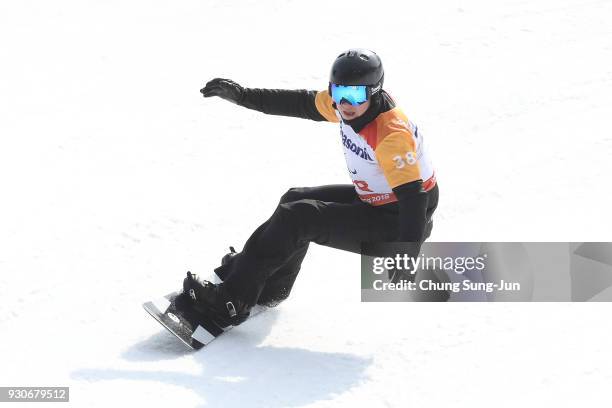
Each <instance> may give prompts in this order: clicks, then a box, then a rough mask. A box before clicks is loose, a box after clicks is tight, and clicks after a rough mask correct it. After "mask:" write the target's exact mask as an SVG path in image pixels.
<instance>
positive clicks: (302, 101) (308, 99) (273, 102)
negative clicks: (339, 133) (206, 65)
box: [200, 78, 327, 121]
mask: <svg viewBox="0 0 612 408" xmlns="http://www.w3.org/2000/svg"><path fill="white" fill-rule="evenodd" d="M200 92H201V93H202V95H204V97H205V98H208V97H211V96H218V97H220V98H223V99H225V100H228V101H230V102H233V103H235V104H237V105H240V106H244V107H245V108H248V109H253V110H256V111H259V112H263V113H267V114H270V115H281V116H292V117H296V118H303V119H311V120H316V121H325V120H327V119H326V118H325V117H324V116H323V115H321V113H320V112H319V110H318V109H317V106H316V103H315V101H316V96H317V91H307V90H305V89H299V90H287V89H260V88H244V87H242V86H240V85H239V84H238V83H236V82H234V81H232V80H230V79H223V78H215V79H213V80H211V81H209V82H208V83H207V84H206V86H205V87H204V88H202V89H201V90H200Z"/></svg>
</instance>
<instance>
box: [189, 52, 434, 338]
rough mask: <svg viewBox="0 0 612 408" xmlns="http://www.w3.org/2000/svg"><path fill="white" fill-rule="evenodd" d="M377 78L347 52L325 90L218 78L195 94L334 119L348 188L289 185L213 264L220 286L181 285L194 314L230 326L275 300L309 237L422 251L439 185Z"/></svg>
mask: <svg viewBox="0 0 612 408" xmlns="http://www.w3.org/2000/svg"><path fill="white" fill-rule="evenodd" d="M383 81H384V71H383V66H382V62H381V59H380V58H379V56H378V55H377V54H376V53H374V52H372V51H370V50H366V49H350V50H348V51H345V52H343V53H342V54H340V55H339V56H338V57H337V58H336V60H335V61H334V63H333V66H332V69H331V74H330V78H329V84H328V88H327V90H325V91H320V92H317V91H308V90H284V89H255V88H245V87H242V86H241V85H239V84H237V83H236V82H234V81H232V80H229V79H222V78H215V79H213V80H211V81H209V82H208V83H207V84H206V86H205V87H204V88H202V89H201V90H200V92H201V93H202V94H203V96H204V97H205V98H209V97H212V96H217V97H220V98H223V99H225V100H228V101H230V102H233V103H235V104H237V105H239V106H243V107H245V108H248V109H254V110H257V111H260V112H263V113H266V114H271V115H283V116H293V117H298V118H304V119H311V120H315V121H329V122H335V123H339V124H340V130H341V138H342V144H343V147H344V156H345V159H346V163H347V166H348V171H349V175H350V177H351V179H352V182H353V184H348V185H327V186H320V187H305V188H291V189H289V191H287V192H286V193H285V194H284V195H283V196H282V197H281V199H280V202H279V204H278V206H277V207H276V210H275V211H274V213H273V214H272V216H271V217H270V218H269V219H268V220H267V221H266V222H264V223H263V224H262V225H261V226H260V227H259V228H257V229H256V230H255V231H254V232H253V234H252V235H251V236H250V238H249V239H248V240H247V242H246V244H245V245H244V248H243V250H242V251H241V252H240V253H235V252H234V250H233V248H232V253H230V254H228V255H226V256H225V257H224V259H223V260H222V265H221V266H220V267H218V268H217V269H215V272H216V273H217V275H218V276H220V277H221V278H222V280H223V282H222V283H219V284H213V283H211V282H208V281H201V280H200V279H198V278H197V277H196V276H194V275H193V274H190V273H188V276H187V278H185V280H184V281H183V291H184V293H185V295H186V296H188V297H189V299H191V302H192V306H193V307H194V308H195V309H196V310H197V311H198V312H200V313H206V314H209V315H210V316H213V318H214V320H215V321H216V322H217V323H218V324H219V325H220V326H221V327H226V326H229V325H237V324H240V323H242V322H243V321H244V320H245V319H246V318H248V316H249V311H250V309H251V307H253V306H254V305H256V304H266V305H275V304H278V303H279V302H281V301H282V300H284V299H285V298H287V296H289V293H290V292H291V288H292V286H293V284H294V281H295V279H296V277H297V275H298V272H299V270H300V265H301V263H302V260H303V259H304V256H305V255H306V252H307V250H308V246H309V244H310V242H315V243H317V244H320V245H326V246H330V247H333V248H338V249H343V250H348V251H351V252H356V253H359V252H360V244H361V242H390V241H391V242H393V241H410V242H413V243H414V244H413V246H412V247H411V248H412V249H411V250H410V252H411V253H412V254H413V255H414V256H416V255H418V251H419V248H420V245H421V243H422V242H423V241H424V240H425V239H426V238H427V237H429V235H430V233H431V228H432V220H431V216H432V214H433V212H434V210H435V209H436V206H437V204H438V187H437V182H436V178H435V175H434V172H433V168H432V165H431V162H430V158H429V155H428V153H427V151H426V149H425V146H424V144H423V136H422V135H421V134H420V133H419V130H418V128H417V126H416V125H414V124H413V123H412V122H411V121H410V120H408V118H407V117H406V116H405V115H404V113H403V112H402V111H401V110H400V109H399V108H398V107H396V105H395V101H394V100H393V99H392V98H391V96H390V95H389V94H388V93H387V92H386V91H385V90H383ZM393 279H394V280H398V277H397V276H394V277H393Z"/></svg>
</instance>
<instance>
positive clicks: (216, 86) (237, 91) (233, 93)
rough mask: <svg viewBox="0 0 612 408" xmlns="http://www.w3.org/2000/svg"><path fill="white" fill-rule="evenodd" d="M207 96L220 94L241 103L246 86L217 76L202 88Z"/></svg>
mask: <svg viewBox="0 0 612 408" xmlns="http://www.w3.org/2000/svg"><path fill="white" fill-rule="evenodd" d="M200 92H201V93H202V95H204V97H205V98H209V97H211V96H218V97H220V98H223V99H225V100H227V101H230V102H233V103H236V104H237V103H239V102H240V100H241V99H242V96H243V95H244V88H243V87H241V86H240V85H239V84H237V83H236V82H234V81H232V80H231V79H224V78H215V79H213V80H211V81H208V83H207V84H206V86H205V87H204V88H202V89H200Z"/></svg>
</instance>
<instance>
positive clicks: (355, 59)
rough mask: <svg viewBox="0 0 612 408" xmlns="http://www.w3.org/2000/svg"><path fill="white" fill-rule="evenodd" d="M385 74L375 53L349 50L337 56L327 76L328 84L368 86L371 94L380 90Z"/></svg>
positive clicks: (359, 49) (355, 49)
mask: <svg viewBox="0 0 612 408" xmlns="http://www.w3.org/2000/svg"><path fill="white" fill-rule="evenodd" d="M384 78H385V72H384V70H383V66H382V61H381V60H380V57H379V56H378V55H376V53H375V52H373V51H370V50H366V49H363V48H351V49H350V50H347V51H345V52H343V53H342V54H340V55H338V57H337V58H336V60H335V61H334V65H332V69H331V73H330V74H329V82H330V83H333V84H338V85H368V87H371V92H372V94H374V93H376V92H378V91H380V90H381V89H382V84H383V80H384Z"/></svg>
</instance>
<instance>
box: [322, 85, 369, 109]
mask: <svg viewBox="0 0 612 408" xmlns="http://www.w3.org/2000/svg"><path fill="white" fill-rule="evenodd" d="M330 93H331V97H332V99H333V100H334V102H336V104H338V105H340V104H341V103H342V100H345V101H347V102H348V103H350V104H351V105H353V106H359V105H361V104H363V103H366V102H367V101H368V97H369V96H368V87H367V86H366V85H338V84H330Z"/></svg>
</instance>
